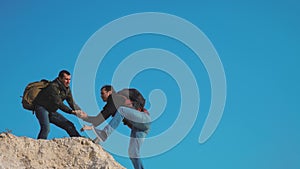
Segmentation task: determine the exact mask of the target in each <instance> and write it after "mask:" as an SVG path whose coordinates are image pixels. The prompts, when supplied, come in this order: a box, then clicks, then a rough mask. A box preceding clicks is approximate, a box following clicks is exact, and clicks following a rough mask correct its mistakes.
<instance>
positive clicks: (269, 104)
mask: <svg viewBox="0 0 300 169" xmlns="http://www.w3.org/2000/svg"><path fill="white" fill-rule="evenodd" d="M299 11H300V5H299V2H297V1H293V0H287V1H264V2H261V1H257V0H254V1H226V2H225V1H209V2H208V1H202V2H201V1H190V0H188V1H168V0H166V1H163V2H160V1H151V2H150V1H122V2H119V1H110V2H100V1H88V2H79V1H75V2H74V1H64V2H62V1H44V2H40V1H17V0H11V1H1V2H0V20H1V27H0V37H1V41H0V43H1V45H0V51H1V62H0V75H1V79H2V82H1V89H2V98H1V108H2V118H1V120H0V131H5V130H6V129H9V130H12V133H13V134H15V135H17V136H27V137H31V138H36V136H37V134H38V131H39V125H38V121H37V119H36V118H35V116H33V115H32V114H31V113H30V112H29V111H26V110H24V109H22V106H21V98H20V96H21V95H22V93H23V90H24V87H25V86H26V84H27V83H29V82H32V81H36V80H40V79H43V78H46V79H54V78H55V77H56V76H57V74H58V72H59V71H60V70H61V69H68V70H69V71H70V72H72V73H73V71H74V70H75V67H76V61H77V58H78V57H79V55H80V51H81V50H82V48H83V46H84V44H85V43H86V42H87V41H88V39H89V38H90V37H91V36H92V35H93V34H94V33H95V32H96V31H97V30H99V29H100V28H101V27H103V26H104V25H106V24H108V23H110V22H112V21H114V20H116V19H118V18H121V17H124V16H127V15H130V14H134V13H142V12H160V13H167V14H171V15H174V16H178V17H180V18H183V19H185V20H187V21H189V22H190V23H192V24H194V25H195V26H196V27H198V29H200V30H201V31H202V32H203V33H204V34H205V35H206V36H207V37H208V38H209V40H210V41H211V43H212V44H213V45H214V47H215V49H216V51H217V52H218V55H219V58H220V60H221V62H222V64H223V67H224V72H225V75H226V84H227V97H226V105H225V109H224V114H223V117H222V119H221V121H220V123H219V125H218V127H217V129H216V131H215V132H214V134H213V135H212V136H211V137H210V138H209V139H208V140H207V141H206V142H205V143H204V144H199V142H198V137H199V134H200V131H201V129H202V127H203V124H204V121H205V119H206V117H207V114H208V111H209V107H210V101H211V100H210V99H211V87H210V81H209V77H208V74H207V71H206V70H205V67H204V65H203V63H202V62H201V61H200V60H199V59H198V58H197V56H196V54H195V53H193V52H192V51H191V50H190V49H189V48H188V47H187V46H186V45H184V44H182V43H181V42H178V41H176V40H174V39H172V38H169V37H164V36H159V35H153V34H145V35H137V36H134V37H131V38H128V39H125V40H123V41H121V42H120V43H118V44H117V45H115V46H114V47H113V48H112V49H111V50H110V51H109V53H107V55H106V56H105V58H104V59H103V60H102V62H101V64H100V66H99V68H98V70H97V72H96V78H95V81H94V84H95V88H94V89H92V90H94V92H95V93H94V94H95V97H96V100H97V104H98V106H99V109H100V108H101V107H102V106H103V105H104V104H103V103H102V102H101V99H100V98H99V89H100V87H101V85H103V84H107V83H110V82H111V77H112V75H113V73H114V71H115V69H116V67H117V66H118V64H119V63H120V62H121V61H122V60H123V59H124V58H126V57H127V56H128V55H130V54H132V53H134V52H135V51H138V50H142V49H147V48H160V49H164V50H168V51H171V52H172V53H174V54H176V55H177V56H178V57H179V58H181V59H182V60H183V61H184V62H185V63H186V65H188V66H189V67H190V69H191V70H192V72H193V73H194V76H195V79H196V81H197V84H198V87H199V91H200V94H201V99H200V100H201V101H200V107H199V111H198V116H197V118H196V119H194V120H195V124H194V125H193V127H192V128H191V130H190V131H189V132H188V134H187V135H186V136H185V137H184V138H183V139H182V141H181V142H180V143H179V144H177V145H176V146H174V147H173V148H172V149H170V150H169V151H166V152H164V153H162V154H158V155H155V156H152V157H149V158H145V159H144V160H143V161H144V164H145V167H146V168H167V167H168V168H178V169H180V168H205V169H220V168H221V169H240V168H243V169H253V168H255V169H266V168H272V169H282V168H288V169H296V168H299V167H300V163H299V158H300V146H299V142H300V133H299V129H300V123H299V120H300V115H299V112H300V111H299V107H298V105H299V104H298V103H299V99H298V96H299V94H300V85H299V81H300V79H299V68H298V67H299V66H298V64H299V63H300V62H299V61H300V59H299V55H300V49H299V44H300V42H299V39H300V34H299V30H300V23H299V14H300V12H299ZM145 22H146V21H145ZM141 24H145V23H141ZM124 29H125V28H124ZM174 29H177V27H174ZM120 31H123V30H122V29H121V30H120ZM183 33H185V32H183ZM107 41H109V39H107ZM199 45H200V44H199ZM101 46H104V45H102V44H99V48H100V49H101ZM91 73H93V72H91ZM73 78H76V77H73ZM176 82H177V81H176V79H174V77H172V76H171V75H168V74H167V73H166V72H163V71H160V70H156V69H149V70H146V71H142V72H140V73H139V74H137V76H136V77H135V78H134V79H132V81H131V83H130V84H131V86H133V87H136V88H138V89H140V90H141V91H142V92H143V94H144V95H145V96H146V98H147V100H149V98H148V96H149V93H150V92H151V91H152V90H154V89H160V90H161V91H163V92H164V94H165V96H166V99H167V103H166V107H165V109H164V111H163V112H162V113H161V114H160V116H159V117H158V118H157V119H156V120H155V121H154V122H153V124H152V130H151V132H150V134H149V137H152V138H153V137H155V136H156V135H159V134H162V133H164V131H165V130H167V129H168V128H170V127H172V124H173V122H174V120H176V117H177V116H178V112H179V109H180V102H181V98H180V96H181V94H180V90H179V88H180V86H178V84H177V83H176ZM88 87H89V86H86V87H82V91H79V93H84V91H85V90H87V89H86V88H88ZM73 92H76V91H73ZM76 97H77V98H79V97H82V96H79V95H76ZM84 97H86V98H87V102H88V101H89V100H88V99H89V98H91V99H94V98H93V96H90V97H89V96H84ZM155 103H156V102H155V100H154V101H153V102H152V104H153V105H155ZM78 104H79V105H80V106H81V107H83V108H84V109H85V110H90V105H89V104H83V103H82V104H81V103H80V102H79V103H78ZM147 106H148V107H150V103H149V102H148V103H147ZM191 106H193V105H191ZM87 113H90V114H95V113H98V112H88V111H87ZM184 113H189V112H184ZM63 114H64V115H65V116H66V117H67V118H68V119H70V120H71V121H72V122H74V123H75V125H76V127H77V128H78V129H79V128H80V127H81V125H82V123H81V121H79V120H77V119H76V118H75V117H73V116H71V115H67V114H65V113H63ZM154 114H155V113H154ZM118 130H119V131H120V132H121V133H122V132H123V133H124V134H128V133H129V131H128V129H127V128H126V127H124V126H120V127H119V129H118ZM83 135H86V136H88V135H87V133H83ZM61 137H67V134H66V133H65V132H64V131H62V130H61V129H59V128H57V127H55V126H51V132H50V135H49V139H51V138H61ZM108 141H111V142H112V141H113V140H112V139H111V140H108ZM157 143H158V144H159V143H160V140H157ZM123 145H124V147H123V148H124V150H126V149H127V145H126V144H123ZM154 148H155V147H154ZM112 154H113V156H114V158H115V159H116V160H117V161H119V162H120V163H121V164H122V165H124V166H125V167H127V168H132V166H131V163H130V160H129V159H128V158H126V157H121V156H118V155H116V154H114V153H112Z"/></svg>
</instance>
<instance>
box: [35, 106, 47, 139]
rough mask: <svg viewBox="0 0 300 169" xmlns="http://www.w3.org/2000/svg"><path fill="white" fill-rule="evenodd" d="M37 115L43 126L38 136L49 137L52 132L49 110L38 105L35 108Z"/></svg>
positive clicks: (41, 137) (39, 137)
mask: <svg viewBox="0 0 300 169" xmlns="http://www.w3.org/2000/svg"><path fill="white" fill-rule="evenodd" d="M35 115H36V118H37V119H38V121H39V124H40V127H41V128H40V132H39V134H38V137H37V138H38V139H47V137H48V134H49V132H50V120H49V112H48V111H47V110H46V109H45V108H44V107H42V106H39V105H37V106H36V108H35Z"/></svg>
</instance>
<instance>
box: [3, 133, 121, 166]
mask: <svg viewBox="0 0 300 169" xmlns="http://www.w3.org/2000/svg"><path fill="white" fill-rule="evenodd" d="M48 168H51V169H71V168H72V169H73V168H74V169H75V168H76V169H125V168H124V167H123V166H121V165H120V164H119V163H117V162H116V161H115V160H114V159H113V157H112V156H111V155H110V154H109V153H107V152H106V151H105V150H103V149H102V147H101V146H100V145H98V144H94V143H93V142H92V141H91V140H89V139H86V138H79V137H78V138H75V137H73V138H61V139H53V140H36V139H32V138H28V137H17V136H15V135H13V134H10V133H1V134H0V169H48Z"/></svg>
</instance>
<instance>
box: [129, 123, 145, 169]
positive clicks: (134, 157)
mask: <svg viewBox="0 0 300 169" xmlns="http://www.w3.org/2000/svg"><path fill="white" fill-rule="evenodd" d="M146 135H147V133H145V132H144V131H139V130H137V129H135V128H133V129H132V130H131V135H130V143H129V148H128V155H129V158H130V160H131V162H132V164H133V166H134V168H135V169H143V168H144V166H143V164H142V160H141V158H140V150H141V146H142V144H143V142H144V139H145V137H146Z"/></svg>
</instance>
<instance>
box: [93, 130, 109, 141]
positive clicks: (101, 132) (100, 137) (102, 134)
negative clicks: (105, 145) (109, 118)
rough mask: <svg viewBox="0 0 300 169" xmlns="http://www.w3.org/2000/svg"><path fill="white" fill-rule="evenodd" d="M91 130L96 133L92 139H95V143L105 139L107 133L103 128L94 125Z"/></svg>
mask: <svg viewBox="0 0 300 169" xmlns="http://www.w3.org/2000/svg"><path fill="white" fill-rule="evenodd" d="M93 131H94V132H95V134H96V136H97V137H96V138H95V139H94V140H93V141H95V143H96V142H97V143H99V142H104V141H105V140H106V139H107V134H106V133H105V131H104V130H99V129H96V128H95V127H93Z"/></svg>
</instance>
